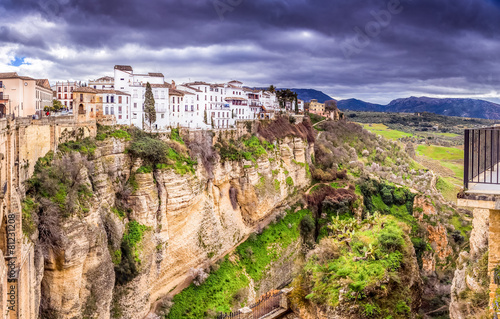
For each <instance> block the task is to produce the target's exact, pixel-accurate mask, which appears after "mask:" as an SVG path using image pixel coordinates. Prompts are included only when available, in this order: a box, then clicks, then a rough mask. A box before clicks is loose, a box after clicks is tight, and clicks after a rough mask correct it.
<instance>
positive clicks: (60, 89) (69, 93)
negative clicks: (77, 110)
mask: <svg viewBox="0 0 500 319" xmlns="http://www.w3.org/2000/svg"><path fill="white" fill-rule="evenodd" d="M80 86H81V82H76V81H73V82H70V81H66V82H56V85H54V86H52V90H53V91H55V94H56V99H57V100H59V102H61V103H62V105H64V106H65V107H66V108H67V109H70V110H71V109H72V108H73V90H74V89H76V88H78V87H80Z"/></svg>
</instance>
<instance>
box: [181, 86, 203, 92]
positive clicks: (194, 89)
mask: <svg viewBox="0 0 500 319" xmlns="http://www.w3.org/2000/svg"><path fill="white" fill-rule="evenodd" d="M179 86H182V87H185V88H188V89H191V90H193V91H195V92H202V91H201V90H198V89H197V88H194V87H192V86H189V85H186V84H183V85H179Z"/></svg>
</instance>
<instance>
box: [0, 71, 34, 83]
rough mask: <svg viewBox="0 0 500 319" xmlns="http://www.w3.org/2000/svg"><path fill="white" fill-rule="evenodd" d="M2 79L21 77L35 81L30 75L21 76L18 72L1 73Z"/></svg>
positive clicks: (0, 77)
mask: <svg viewBox="0 0 500 319" xmlns="http://www.w3.org/2000/svg"><path fill="white" fill-rule="evenodd" d="M0 79H21V80H31V81H35V79H33V78H30V77H29V76H20V75H18V74H17V73H16V72H7V73H0Z"/></svg>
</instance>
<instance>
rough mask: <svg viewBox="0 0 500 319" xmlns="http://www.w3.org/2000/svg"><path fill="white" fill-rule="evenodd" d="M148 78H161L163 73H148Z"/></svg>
mask: <svg viewBox="0 0 500 319" xmlns="http://www.w3.org/2000/svg"><path fill="white" fill-rule="evenodd" d="M148 75H149V76H152V77H159V78H163V77H164V76H163V73H151V72H150V73H148Z"/></svg>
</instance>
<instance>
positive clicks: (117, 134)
mask: <svg viewBox="0 0 500 319" xmlns="http://www.w3.org/2000/svg"><path fill="white" fill-rule="evenodd" d="M111 137H114V138H116V139H120V140H125V141H130V140H131V138H132V136H131V135H130V133H129V132H128V131H126V130H123V129H120V128H117V127H116V126H104V125H99V124H98V125H97V135H96V137H95V139H96V140H98V141H104V140H105V139H107V138H111Z"/></svg>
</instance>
